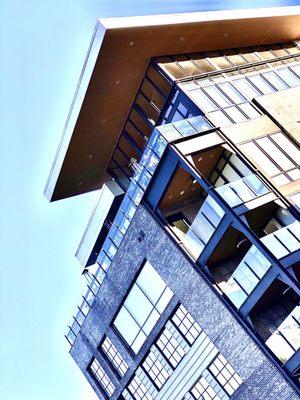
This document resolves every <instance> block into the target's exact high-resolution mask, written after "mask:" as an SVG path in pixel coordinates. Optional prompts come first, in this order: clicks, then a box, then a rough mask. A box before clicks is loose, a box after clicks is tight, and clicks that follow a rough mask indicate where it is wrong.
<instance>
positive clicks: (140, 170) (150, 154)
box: [66, 129, 167, 346]
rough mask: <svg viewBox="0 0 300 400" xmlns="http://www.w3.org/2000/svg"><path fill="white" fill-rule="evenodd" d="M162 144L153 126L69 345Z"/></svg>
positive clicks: (79, 308) (122, 234)
mask: <svg viewBox="0 0 300 400" xmlns="http://www.w3.org/2000/svg"><path fill="white" fill-rule="evenodd" d="M166 146H167V141H166V140H165V139H164V138H163V136H162V135H161V134H160V133H159V131H158V130H157V129H155V130H154V131H153V134H152V135H151V138H150V140H149V142H148V144H147V147H146V149H145V151H144V154H143V157H142V159H141V162H140V163H139V165H138V166H137V169H136V172H135V174H134V176H133V178H132V180H131V183H130V185H129V188H128V190H127V192H126V194H125V196H124V199H123V201H122V203H121V205H120V208H119V210H118V212H117V214H116V217H115V219H114V221H113V224H112V225H111V227H110V230H109V232H108V235H107V237H106V239H105V241H104V244H103V246H102V248H101V250H100V253H99V255H98V259H97V263H98V264H96V265H97V268H96V270H95V273H93V274H91V275H90V278H91V279H90V284H88V288H87V291H86V293H85V295H84V296H83V301H82V302H81V304H80V306H78V311H77V313H76V314H75V316H74V317H73V321H72V324H71V325H70V326H69V331H68V333H67V335H66V338H67V340H68V342H69V344H70V345H71V346H72V345H73V344H74V341H75V339H76V337H77V335H78V333H79V331H80V327H81V326H82V324H83V322H84V320H85V318H86V316H87V314H88V312H89V310H90V307H91V305H92V303H93V301H94V299H95V297H96V296H97V293H98V290H99V288H100V286H101V284H102V281H103V279H104V277H105V274H106V271H107V270H108V268H109V267H110V265H111V263H112V260H113V258H114V256H115V254H116V252H117V249H118V247H119V246H120V245H121V243H122V240H123V237H124V235H125V234H126V231H127V229H128V227H129V225H130V222H131V220H132V218H133V216H134V214H135V211H136V208H137V206H138V205H139V204H140V202H141V200H142V197H143V195H144V192H145V190H146V188H147V186H148V184H149V182H150V179H151V177H152V175H153V173H154V171H155V169H156V167H157V165H158V163H159V159H160V158H161V156H162V155H163V153H164V150H165V148H166Z"/></svg>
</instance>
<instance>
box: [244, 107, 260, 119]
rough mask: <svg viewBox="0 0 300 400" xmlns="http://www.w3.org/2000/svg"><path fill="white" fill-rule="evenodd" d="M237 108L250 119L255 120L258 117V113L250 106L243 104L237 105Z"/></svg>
mask: <svg viewBox="0 0 300 400" xmlns="http://www.w3.org/2000/svg"><path fill="white" fill-rule="evenodd" d="M239 108H240V109H241V110H242V111H243V112H244V113H245V114H246V115H247V117H248V118H250V119H255V118H257V117H259V116H260V113H259V112H258V111H257V110H256V109H255V108H254V107H253V106H252V105H251V104H250V103H243V104H239Z"/></svg>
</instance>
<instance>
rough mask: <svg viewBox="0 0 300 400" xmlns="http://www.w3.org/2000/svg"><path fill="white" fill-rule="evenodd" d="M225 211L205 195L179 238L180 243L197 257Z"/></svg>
mask: <svg viewBox="0 0 300 400" xmlns="http://www.w3.org/2000/svg"><path fill="white" fill-rule="evenodd" d="M224 214H225V212H224V210H223V209H222V208H221V207H220V206H219V205H218V204H217V203H216V201H215V200H214V199H213V198H212V197H211V196H207V197H206V199H205V200H204V202H203V204H202V206H201V207H200V209H199V211H198V213H197V215H196V217H195V219H194V221H193V223H192V224H191V226H190V227H189V228H188V231H187V232H186V233H185V235H184V236H183V237H182V238H181V244H182V245H183V246H184V247H185V248H186V250H187V251H188V252H189V253H190V254H191V255H192V257H193V258H195V259H197V258H199V256H200V254H201V253H202V251H203V249H204V248H205V246H206V244H207V243H208V241H209V239H210V238H211V237H212V235H213V234H214V232H215V230H216V229H217V227H218V225H219V224H220V222H221V220H222V218H223V216H224Z"/></svg>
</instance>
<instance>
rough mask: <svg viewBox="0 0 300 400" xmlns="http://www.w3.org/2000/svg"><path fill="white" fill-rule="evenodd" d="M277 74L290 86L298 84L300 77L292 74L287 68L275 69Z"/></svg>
mask: <svg viewBox="0 0 300 400" xmlns="http://www.w3.org/2000/svg"><path fill="white" fill-rule="evenodd" d="M276 73H277V75H279V76H280V78H281V79H283V80H284V81H285V82H286V83H287V84H288V85H289V86H290V87H295V86H299V84H300V79H299V78H297V77H296V75H295V74H293V72H292V71H290V70H289V69H288V68H280V69H277V70H276Z"/></svg>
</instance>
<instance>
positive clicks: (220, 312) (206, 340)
mask: <svg viewBox="0 0 300 400" xmlns="http://www.w3.org/2000/svg"><path fill="white" fill-rule="evenodd" d="M104 27H105V28H104ZM299 38H300V11H299V9H298V8H293V7H291V8H287V9H284V8H283V9H273V10H260V11H249V15H247V16H243V17H241V16H240V14H239V13H237V12H232V11H231V12H230V13H228V14H226V13H218V12H217V13H203V14H199V13H195V14H186V15H179V16H164V17H146V18H126V19H107V20H101V21H100V22H99V23H98V25H97V27H96V30H95V35H94V38H93V41H92V44H91V48H90V51H89V56H88V58H87V61H86V63H85V70H84V72H83V74H82V77H81V82H80V84H79V87H78V93H77V96H76V97H75V100H74V103H73V106H72V109H71V112H70V115H69V118H68V123H67V125H66V129H65V134H64V138H63V140H62V143H61V146H60V149H59V151H58V153H57V156H56V160H55V163H54V166H53V169H52V172H51V175H50V178H49V181H48V184H47V187H46V195H47V197H48V198H49V199H50V200H57V199H61V198H66V197H68V196H72V195H75V194H80V193H83V192H85V191H88V190H93V189H96V188H100V187H101V192H100V198H99V202H98V204H97V206H96V208H95V210H94V212H93V214H92V217H91V220H90V222H89V224H88V227H87V230H86V232H85V234H84V237H83V239H82V241H81V243H80V246H79V249H78V252H77V257H78V259H79V260H80V261H81V263H82V265H83V267H84V270H83V275H85V277H86V279H87V281H88V285H87V292H86V293H85V295H84V296H83V299H82V302H81V304H80V305H79V306H78V311H77V312H76V314H75V315H74V317H73V321H72V323H71V324H70V326H69V330H68V333H67V335H66V338H67V340H68V342H69V344H70V347H71V349H70V354H71V356H72V357H73V358H74V360H75V362H76V363H77V365H78V366H79V368H80V369H81V370H82V372H83V373H84V375H85V376H86V378H87V380H88V381H89V382H90V384H91V385H92V387H93V388H94V390H95V392H96V393H97V395H98V396H99V398H100V399H113V400H115V399H123V400H124V399H125V400H140V399H147V400H152V399H153V400H154V399H162V400H166V399H168V400H171V399H172V400H176V399H187V400H189V399H193V400H195V399H205V400H207V399H213V400H227V399H239V400H248V399H249V400H250V399H251V400H261V399H270V400H271V399H272V400H274V399H276V400H277V399H278V400H294V399H299V398H300V385H299V376H300V305H299V297H300V285H299V280H300V269H299V266H300V223H299V211H300V148H299V144H300V106H299V104H300V41H299Z"/></svg>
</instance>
